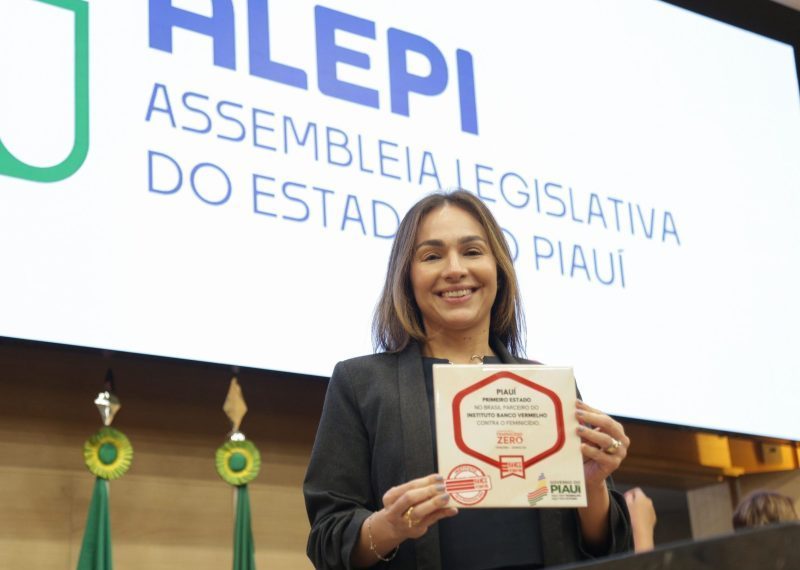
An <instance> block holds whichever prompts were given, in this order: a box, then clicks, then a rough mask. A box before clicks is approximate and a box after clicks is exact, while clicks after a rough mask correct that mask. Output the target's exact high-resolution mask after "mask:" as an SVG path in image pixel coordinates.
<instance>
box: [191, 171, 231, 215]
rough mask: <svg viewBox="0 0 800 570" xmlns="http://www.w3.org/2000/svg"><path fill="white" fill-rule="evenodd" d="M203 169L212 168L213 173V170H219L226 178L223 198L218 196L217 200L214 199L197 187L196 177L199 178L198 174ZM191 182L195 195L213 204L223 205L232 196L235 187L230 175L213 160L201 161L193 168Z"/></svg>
mask: <svg viewBox="0 0 800 570" xmlns="http://www.w3.org/2000/svg"><path fill="white" fill-rule="evenodd" d="M201 169H211V171H212V173H213V172H218V173H219V174H221V175H222V178H223V179H224V180H225V192H224V193H223V194H222V197H221V198H218V199H216V200H214V199H212V198H206V197H205V196H203V195H202V194H201V193H200V191H199V190H198V189H197V183H196V179H197V175H198V174H199V173H200V171H201ZM189 182H190V183H191V185H192V192H194V194H195V196H197V197H198V198H200V199H201V200H202V201H203V202H205V203H206V204H210V205H212V206H221V205H222V204H224V203H225V202H227V201H228V199H229V198H230V197H231V191H232V190H233V187H232V186H231V179H230V178H228V175H227V174H225V171H224V170H222V169H221V168H220V167H219V166H217V165H216V164H213V163H211V162H201V163H200V164H198V165H197V166H195V167H194V168H192V173H191V174H190V175H189Z"/></svg>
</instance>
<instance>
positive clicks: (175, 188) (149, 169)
mask: <svg viewBox="0 0 800 570" xmlns="http://www.w3.org/2000/svg"><path fill="white" fill-rule="evenodd" d="M155 158H159V159H164V160H166V161H167V163H169V164H171V165H172V167H173V171H174V172H175V174H176V178H177V181H176V182H175V183H174V184H173V185H172V187H171V188H169V187H165V188H156V186H155V184H154V182H153V170H154V169H153V165H154V162H155V161H154V159H155ZM167 163H164V162H162V164H164V165H166V164H167ZM182 184H183V172H182V171H181V167H180V165H178V163H177V162H176V161H175V159H173V158H172V157H171V156H169V155H166V154H163V153H160V152H156V151H154V150H151V151H148V152H147V186H148V190H149V191H150V192H155V193H157V194H174V193H175V192H177V191H178V190H180V187H181V185H182Z"/></svg>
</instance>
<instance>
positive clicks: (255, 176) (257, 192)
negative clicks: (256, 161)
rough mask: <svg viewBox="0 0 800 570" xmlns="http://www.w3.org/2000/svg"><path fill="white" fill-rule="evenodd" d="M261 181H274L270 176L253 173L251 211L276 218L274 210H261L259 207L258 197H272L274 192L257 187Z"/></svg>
mask: <svg viewBox="0 0 800 570" xmlns="http://www.w3.org/2000/svg"><path fill="white" fill-rule="evenodd" d="M261 182H275V179H274V178H273V177H272V176H261V175H260V174H253V212H254V213H256V214H262V215H264V216H269V217H270V218H277V217H278V215H277V214H275V213H274V212H268V211H267V210H262V209H261V207H260V203H261V202H260V201H259V199H260V198H274V197H275V194H273V193H272V192H266V191H264V190H261V189H260V188H259V186H260V184H261Z"/></svg>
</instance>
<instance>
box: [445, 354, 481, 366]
mask: <svg viewBox="0 0 800 570" xmlns="http://www.w3.org/2000/svg"><path fill="white" fill-rule="evenodd" d="M484 358H486V355H485V354H473V355H472V356H470V357H469V361H470V363H472V362H473V361H474V360H477V361H478V362H480V363H481V364H483V359H484ZM447 362H449V363H450V364H455V362H453V361H452V360H448V361H447Z"/></svg>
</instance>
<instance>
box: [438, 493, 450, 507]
mask: <svg viewBox="0 0 800 570" xmlns="http://www.w3.org/2000/svg"><path fill="white" fill-rule="evenodd" d="M439 502H440V503H442V504H443V505H446V504H447V503H449V502H450V495H448V494H447V493H445V494H444V495H439Z"/></svg>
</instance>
